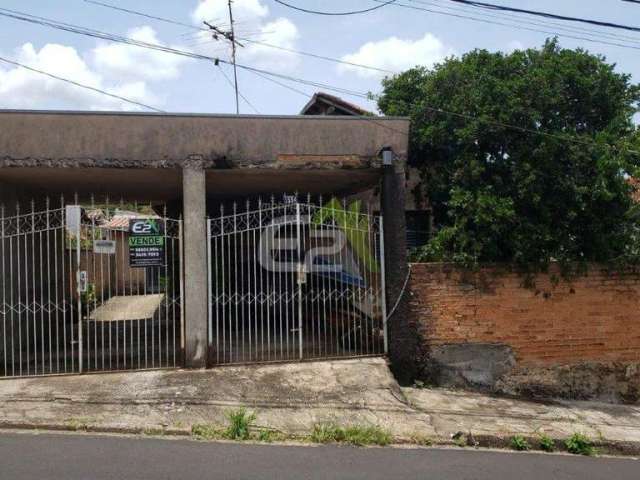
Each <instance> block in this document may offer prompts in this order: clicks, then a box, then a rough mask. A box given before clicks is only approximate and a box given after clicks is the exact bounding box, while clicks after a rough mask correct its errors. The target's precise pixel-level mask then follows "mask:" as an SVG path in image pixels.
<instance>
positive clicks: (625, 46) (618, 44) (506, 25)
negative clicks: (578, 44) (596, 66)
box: [374, 0, 640, 50]
mask: <svg viewBox="0 0 640 480" xmlns="http://www.w3.org/2000/svg"><path fill="white" fill-rule="evenodd" d="M374 1H382V0H374ZM407 1H415V0H407ZM393 6H395V7H401V8H407V9H411V10H417V11H423V12H429V13H435V14H437V15H445V16H449V17H455V18H461V19H465V20H472V21H475V22H481V23H486V24H490V25H500V26H503V27H508V28H518V29H520V30H526V31H529V32H537V33H544V34H546V35H553V36H558V37H564V38H571V39H573V40H583V41H586V42H591V43H599V44H602V45H611V46H615V47H622V48H630V49H633V50H640V46H633V45H628V44H625V43H619V42H612V41H611V42H610V41H605V40H595V39H593V38H590V37H585V36H580V35H570V34H566V33H558V32H554V31H548V30H540V29H536V28H530V27H523V26H519V25H513V24H509V23H504V22H498V21H493V20H486V19H483V18H478V17H472V16H469V15H463V14H456V13H447V12H443V11H441V10H433V9H430V8H425V7H418V6H416V5H407V4H405V3H398V2H396V3H394V4H393Z"/></svg>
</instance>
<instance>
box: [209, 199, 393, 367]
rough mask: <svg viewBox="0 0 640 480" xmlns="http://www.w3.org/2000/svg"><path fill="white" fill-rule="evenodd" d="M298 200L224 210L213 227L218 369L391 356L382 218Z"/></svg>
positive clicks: (212, 327) (213, 337)
mask: <svg viewBox="0 0 640 480" xmlns="http://www.w3.org/2000/svg"><path fill="white" fill-rule="evenodd" d="M363 210H364V209H363V206H362V204H361V202H359V201H354V202H352V203H347V202H346V201H343V200H338V199H336V198H332V199H330V200H329V201H328V202H326V203H325V202H323V199H322V198H321V197H318V198H312V197H311V196H308V197H307V198H306V199H305V200H304V201H301V200H300V199H299V198H298V196H296V195H292V196H287V195H285V196H284V197H282V198H280V199H275V198H270V199H269V200H268V201H262V200H260V199H258V200H254V201H252V200H247V201H245V202H239V203H238V202H234V203H231V204H224V203H222V204H220V205H219V215H218V216H216V217H213V218H210V219H209V220H208V258H209V262H208V277H209V303H208V305H209V330H208V333H209V338H208V340H209V358H210V359H211V360H212V362H211V363H214V364H235V363H252V362H273V361H287V360H302V359H321V358H336V357H353V356H366V355H382V354H384V353H386V350H387V342H386V322H385V318H386V305H385V295H384V291H385V285H384V245H383V224H382V218H381V217H380V216H378V215H374V214H372V213H371V211H363Z"/></svg>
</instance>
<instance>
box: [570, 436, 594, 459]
mask: <svg viewBox="0 0 640 480" xmlns="http://www.w3.org/2000/svg"><path fill="white" fill-rule="evenodd" d="M564 445H565V446H566V447H567V451H568V452H569V453H573V454H574V455H586V456H589V457H590V456H592V455H595V454H596V449H595V448H594V447H593V443H592V442H591V439H590V438H589V437H587V436H586V435H584V434H582V433H574V434H573V435H571V436H570V437H569V438H568V439H567V440H565V442H564Z"/></svg>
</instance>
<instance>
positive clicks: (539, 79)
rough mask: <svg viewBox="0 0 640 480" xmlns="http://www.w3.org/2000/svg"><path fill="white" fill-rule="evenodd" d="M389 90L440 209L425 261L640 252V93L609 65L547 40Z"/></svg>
mask: <svg viewBox="0 0 640 480" xmlns="http://www.w3.org/2000/svg"><path fill="white" fill-rule="evenodd" d="M383 87H384V90H383V94H382V95H381V97H380V98H379V101H378V104H379V108H380V110H381V111H382V112H383V113H384V114H386V115H406V116H410V117H411V120H412V133H411V138H410V159H409V161H410V163H411V164H413V165H416V166H418V167H419V170H420V172H421V177H422V182H421V187H420V192H419V193H420V194H421V195H422V196H426V197H427V198H428V199H429V202H430V204H431V206H432V208H433V211H434V220H435V225H436V227H437V230H438V232H437V234H436V235H435V236H434V238H433V239H432V240H431V242H430V243H429V244H428V245H427V246H426V247H425V248H423V249H422V250H421V252H419V253H420V255H421V257H422V259H425V260H446V261H454V262H457V263H462V264H465V265H475V264H477V263H479V262H493V261H498V262H514V263H516V264H519V265H521V266H527V267H531V266H534V267H536V268H542V267H544V266H546V265H547V264H548V263H549V262H550V261H552V260H557V261H560V262H566V264H569V263H571V262H576V261H577V262H586V261H596V262H611V261H614V260H620V259H629V257H631V256H633V254H634V253H637V247H635V246H634V245H633V242H632V240H633V238H635V237H637V236H638V235H637V225H638V223H637V218H638V216H637V215H634V214H633V212H632V204H633V202H632V201H631V198H630V193H631V189H632V187H631V186H630V184H629V181H628V176H629V175H630V174H633V173H634V172H635V171H636V168H637V166H638V162H639V161H640V156H638V155H637V154H634V153H633V152H632V151H631V150H632V149H633V148H636V149H638V148H637V147H638V144H639V142H638V134H637V131H636V127H635V125H634V122H633V116H634V115H635V114H636V113H637V112H638V102H639V100H640V87H639V86H638V85H635V84H633V83H632V82H631V77H630V75H626V74H623V73H618V72H617V71H616V69H615V65H612V64H609V63H607V62H606V59H605V58H604V57H601V56H596V55H592V54H590V53H588V52H586V51H584V50H580V49H578V50H568V49H562V48H561V47H560V46H559V44H558V42H557V40H548V41H547V42H546V44H545V45H544V46H543V47H542V48H541V49H530V50H526V51H515V52H513V53H510V54H505V53H491V52H488V51H486V50H475V51H472V52H470V53H467V54H465V55H463V56H462V57H461V58H449V59H447V60H446V61H445V62H443V63H441V64H438V65H436V66H435V67H433V68H432V69H426V68H420V67H417V68H414V69H411V70H408V71H406V72H404V73H402V74H400V75H397V76H394V77H391V78H387V79H385V80H384V81H383ZM447 112H448V113H447ZM507 125H509V126H507ZM510 126H516V127H518V128H512V127H510ZM535 132H537V133H535ZM568 139H574V141H569V140H568ZM611 145H614V146H615V147H614V148H612V147H611ZM634 145H635V147H634Z"/></svg>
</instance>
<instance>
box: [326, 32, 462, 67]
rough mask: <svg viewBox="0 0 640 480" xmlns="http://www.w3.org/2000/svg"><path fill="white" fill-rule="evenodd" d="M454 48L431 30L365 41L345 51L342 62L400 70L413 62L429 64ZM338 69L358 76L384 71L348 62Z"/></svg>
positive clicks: (442, 57) (413, 64) (445, 55)
mask: <svg viewBox="0 0 640 480" xmlns="http://www.w3.org/2000/svg"><path fill="white" fill-rule="evenodd" d="M453 53H454V50H453V49H452V48H450V47H447V46H446V45H445V44H444V43H442V41H441V40H440V39H438V38H437V37H435V36H433V35H432V34H430V33H427V34H425V35H424V37H422V38H420V39H418V40H404V39H401V38H398V37H395V36H393V37H389V38H386V39H384V40H380V41H378V42H368V43H365V44H364V45H362V46H361V47H360V48H359V49H358V51H357V52H354V53H351V54H348V55H344V56H343V57H342V60H344V61H345V62H351V63H358V64H361V65H368V66H371V67H376V68H381V69H384V70H390V71H392V72H401V71H403V70H406V69H408V68H411V67H415V66H416V65H423V66H432V65H433V64H435V63H437V62H440V61H442V60H444V59H445V58H446V57H447V56H449V55H452V54H453ZM338 70H339V71H340V72H354V73H356V74H357V75H359V76H361V77H379V76H382V75H384V74H382V73H380V72H376V71H374V70H366V69H364V68H358V67H355V66H351V65H339V66H338Z"/></svg>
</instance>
